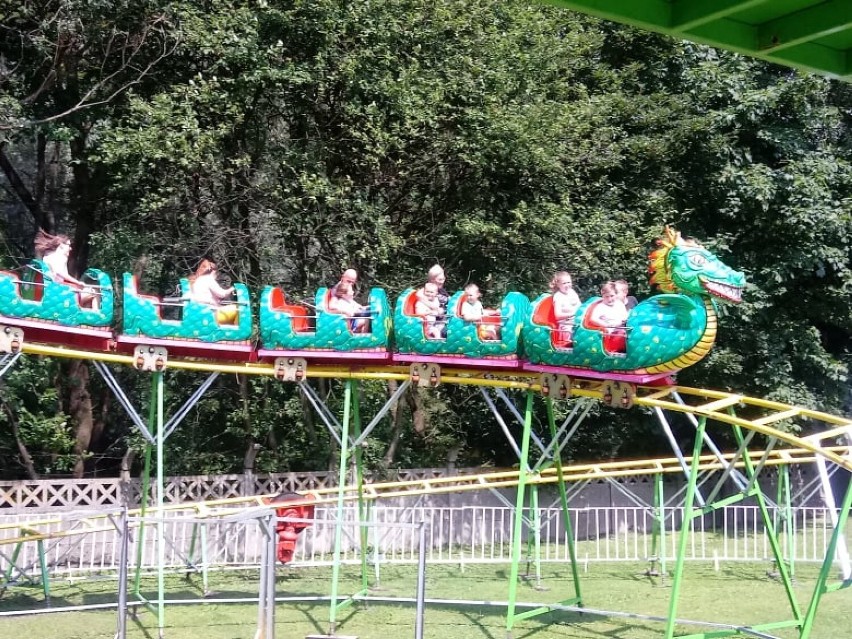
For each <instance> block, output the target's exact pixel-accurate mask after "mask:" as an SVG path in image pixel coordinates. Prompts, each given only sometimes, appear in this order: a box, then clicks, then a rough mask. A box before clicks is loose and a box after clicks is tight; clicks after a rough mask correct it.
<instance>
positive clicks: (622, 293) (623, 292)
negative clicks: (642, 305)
mask: <svg viewBox="0 0 852 639" xmlns="http://www.w3.org/2000/svg"><path fill="white" fill-rule="evenodd" d="M615 292H616V293H617V294H618V299H619V300H621V302H622V303H623V304H624V307H625V308H626V309H627V312H628V313H629V312H630V311H632V310H633V308H634V307H635V306H636V305H637V304H638V303H639V300H637V299H636V298H635V297H633V296H632V295H630V285H629V284H628V283H627V282H626V281H625V280H615Z"/></svg>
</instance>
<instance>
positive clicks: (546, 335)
mask: <svg viewBox="0 0 852 639" xmlns="http://www.w3.org/2000/svg"><path fill="white" fill-rule="evenodd" d="M549 296H550V295H549V294H545V295H541V296H540V297H539V298H537V299H536V300H535V302H533V305H532V306H533V313H531V314H530V317H529V319H528V321H527V322H526V324H525V325H524V331H523V339H524V349H525V352H526V356H527V359H529V361H530V362H532V363H534V364H549V365H552V366H571V367H575V368H590V369H594V370H597V371H635V370H640V369H644V368H647V367H650V366H658V365H660V364H664V363H666V362H670V361H672V360H674V359H676V358H678V357H680V356H681V355H683V354H684V353H687V352H688V351H690V350H691V349H692V348H693V347H694V346H695V345H696V344H697V343H698V342H699V340H701V338H702V337H703V336H704V331H705V330H706V328H707V314H706V312H705V309H704V302H703V300H702V299H701V298H699V297H697V296H690V295H655V296H653V297H650V298H648V299H647V300H645V301H643V302H641V303H640V304H638V305H637V306H636V307H635V308H634V309H633V310H632V311H631V312H630V315H629V317H628V319H627V327H626V328H627V352H626V353H625V354H615V355H614V354H610V353H607V352H606V351H605V350H604V346H603V335H604V333H603V331H599V330H594V329H589V328H585V327H584V326H583V316H584V315H585V313H586V312H588V310H589V308H590V307H591V306H592V305H593V304H595V303H596V302H598V301H600V299H601V298H600V297H593V298H591V299H589V300H587V301H586V302H584V303H583V305H582V306H581V307H580V309H579V310H578V311H577V315H576V319H575V328H574V344H573V348H572V349H571V350H567V349H555V348H554V347H553V344H552V342H551V335H552V332H553V328H552V327H551V326H548V325H544V324H539V323H536V322H535V321H533V319H532V318H533V317H534V315H535V309H536V308H538V305H539V304H541V302H542V301H543V300H545V299H546V298H548V297H549Z"/></svg>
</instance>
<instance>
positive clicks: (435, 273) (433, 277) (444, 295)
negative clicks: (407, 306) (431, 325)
mask: <svg viewBox="0 0 852 639" xmlns="http://www.w3.org/2000/svg"><path fill="white" fill-rule="evenodd" d="M426 281H427V282H431V283H432V284H434V285H435V286H436V287H437V289H438V296H437V298H436V299H437V300H438V303H439V304H440V305H441V312H440V313H439V314H438V321H439V322H446V321H447V317H446V316H447V304H448V303H449V301H450V294H449V293H448V292H447V289H445V288H444V284H445V283H446V281H447V276H446V275H445V274H444V268H443V267H442V266H441V265H440V264H435V265H434V266H433V267H432V268H430V269H429V273H428V276H427V280H426ZM423 291H424V289H420V290H419V291H418V292H417V299H422V300H423V301H426V298H425V297H424V295H423Z"/></svg>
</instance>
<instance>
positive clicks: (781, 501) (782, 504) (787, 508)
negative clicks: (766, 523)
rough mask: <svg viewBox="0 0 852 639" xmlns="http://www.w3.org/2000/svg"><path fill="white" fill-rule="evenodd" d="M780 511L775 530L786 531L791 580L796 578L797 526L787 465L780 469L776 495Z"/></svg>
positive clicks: (785, 543) (786, 550) (785, 541)
mask: <svg viewBox="0 0 852 639" xmlns="http://www.w3.org/2000/svg"><path fill="white" fill-rule="evenodd" d="M776 503H777V504H778V509H777V510H776V511H775V512H776V514H777V519H778V521H777V523H776V525H775V530H776V531H778V530H783V531H784V548H785V553H786V560H787V565H788V566H789V569H790V579H795V578H796V543H795V541H796V525H795V519H794V518H793V498H792V496H791V489H790V467H789V466H788V465H787V464H784V465H783V466H779V467H778V494H777V495H776Z"/></svg>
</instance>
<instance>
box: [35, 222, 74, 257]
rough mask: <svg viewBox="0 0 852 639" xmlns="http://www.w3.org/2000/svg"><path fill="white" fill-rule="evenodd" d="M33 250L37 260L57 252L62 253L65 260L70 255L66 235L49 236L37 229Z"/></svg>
mask: <svg viewBox="0 0 852 639" xmlns="http://www.w3.org/2000/svg"><path fill="white" fill-rule="evenodd" d="M33 248H34V249H35V255H36V257H37V258H39V259H41V258H43V257H44V256H45V255H50V254H51V253H53V252H54V251H57V250H61V251H63V252H64V253H65V257H66V258H67V257H68V255H69V254H70V253H71V240H69V239H68V236H67V235H61V234H60V235H51V234H50V233H47V232H46V231H45V230H44V229H39V231H38V233H37V234H36V236H35V239H34V240H33Z"/></svg>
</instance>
